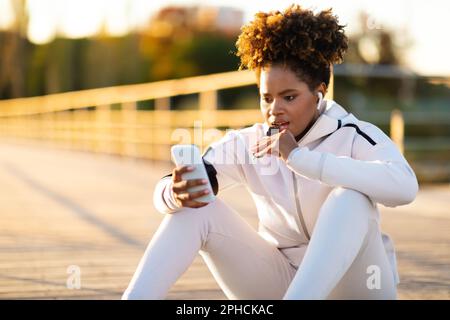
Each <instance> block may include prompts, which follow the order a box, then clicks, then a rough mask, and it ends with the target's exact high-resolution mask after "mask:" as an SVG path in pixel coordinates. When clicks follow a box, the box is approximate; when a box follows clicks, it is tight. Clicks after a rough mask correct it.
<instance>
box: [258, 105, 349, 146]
mask: <svg viewBox="0 0 450 320" xmlns="http://www.w3.org/2000/svg"><path fill="white" fill-rule="evenodd" d="M323 103H326V106H325V108H324V111H323V112H322V114H321V115H320V116H319V118H317V120H316V122H314V124H313V125H312V127H311V128H310V129H309V131H308V132H307V133H306V134H305V135H304V136H303V137H302V138H301V139H300V140H299V141H298V142H297V144H298V145H299V146H300V147H302V146H305V145H307V144H308V143H311V142H313V141H316V140H318V139H320V138H322V137H325V136H327V135H329V134H331V133H333V132H334V131H336V130H337V129H338V123H339V120H340V119H342V118H344V117H345V116H347V115H348V113H347V111H345V109H344V108H343V107H341V106H340V105H339V104H337V103H336V102H335V101H333V100H324V101H323ZM268 128H269V126H268V125H267V124H266V123H264V132H267V130H268Z"/></svg>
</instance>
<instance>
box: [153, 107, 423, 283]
mask: <svg viewBox="0 0 450 320" xmlns="http://www.w3.org/2000/svg"><path fill="white" fill-rule="evenodd" d="M324 103H325V104H326V105H325V108H324V111H323V112H322V114H321V115H320V117H319V118H318V119H317V121H316V122H315V123H314V125H313V126H312V127H311V129H310V130H309V131H308V132H307V133H306V134H305V135H304V136H303V138H302V139H301V140H299V141H298V148H295V149H294V150H293V151H292V152H291V153H290V154H289V157H288V159H287V160H286V161H284V160H283V159H281V158H278V157H275V156H270V155H266V156H264V157H262V158H258V159H254V158H252V154H251V153H250V151H249V149H250V147H251V146H253V145H254V144H255V143H256V141H257V140H259V139H261V138H262V137H264V136H265V135H266V132H267V130H268V125H267V124H266V123H256V124H254V125H253V126H251V127H247V128H244V129H240V130H232V131H229V132H227V134H226V135H225V136H224V137H223V138H222V139H220V140H219V141H217V142H215V143H212V144H211V145H210V147H209V148H208V149H207V150H206V152H205V153H204V155H203V159H204V161H205V163H206V164H207V169H208V173H209V176H210V181H211V183H212V184H213V187H214V189H215V190H216V191H215V193H217V189H218V191H219V192H220V190H224V189H228V188H230V187H232V186H236V185H238V184H243V185H245V186H246V187H247V190H248V191H249V192H250V194H251V196H252V198H253V200H254V201H255V205H256V208H257V211H258V218H259V232H260V233H261V235H262V236H263V237H264V238H265V239H266V240H267V241H270V242H271V243H273V244H274V245H276V246H277V247H278V248H280V249H281V250H283V249H286V252H285V254H287V255H288V256H289V257H290V260H291V261H292V262H293V263H294V264H297V265H298V261H299V258H298V256H299V255H302V254H303V252H300V251H302V250H303V251H304V250H305V249H304V248H305V245H306V244H307V243H308V242H309V239H310V236H311V234H312V232H313V230H314V225H315V222H316V220H317V216H318V212H319V209H320V207H321V206H322V204H323V203H324V201H325V199H326V198H327V196H328V194H329V193H330V192H331V190H332V189H333V188H335V187H344V188H348V189H353V190H356V191H359V192H361V193H363V194H365V195H366V196H368V197H369V198H370V199H371V200H372V202H373V203H374V204H375V205H376V204H377V203H381V204H383V205H385V206H389V207H395V206H399V205H405V204H408V203H410V202H412V201H413V200H414V198H415V197H416V194H417V191H418V183H417V179H416V176H415V174H414V172H413V170H412V169H411V167H410V166H409V164H408V162H407V161H406V160H405V158H404V157H403V155H402V154H401V153H400V152H399V150H398V149H397V147H396V146H395V144H394V143H393V142H392V140H391V139H390V138H389V137H388V136H387V135H386V134H384V133H383V131H382V130H380V129H379V128H378V127H376V126H375V125H373V124H371V123H368V122H364V121H360V120H358V119H357V118H356V117H355V116H354V115H353V114H351V113H348V112H346V111H345V109H344V108H342V107H341V106H340V105H338V104H337V103H336V102H334V101H332V100H324ZM210 164H212V166H211V165H210ZM215 174H216V175H215ZM171 184H172V182H171V177H168V176H166V177H164V178H163V179H161V180H160V181H159V182H158V184H157V185H156V187H155V191H154V205H155V207H156V209H157V210H158V211H160V212H161V213H171V212H174V211H177V210H179V209H180V208H179V207H178V206H177V204H176V202H175V201H174V198H173V194H172V192H171ZM217 184H218V186H217ZM376 219H379V212H378V216H377V217H376ZM383 241H384V244H385V247H386V251H387V253H388V256H389V259H390V262H391V264H392V267H393V271H394V274H395V276H396V281H397V282H398V275H397V273H396V261H395V253H394V249H393V245H392V242H391V241H390V239H389V237H388V236H386V235H383ZM292 248H294V250H291V249H292ZM295 248H298V250H297V251H296V250H295ZM302 248H303V249H302Z"/></svg>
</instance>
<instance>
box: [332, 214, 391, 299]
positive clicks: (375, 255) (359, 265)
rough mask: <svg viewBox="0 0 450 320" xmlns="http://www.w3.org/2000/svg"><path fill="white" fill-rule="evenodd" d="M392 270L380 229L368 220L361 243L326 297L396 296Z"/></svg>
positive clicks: (367, 297)
mask: <svg viewBox="0 0 450 320" xmlns="http://www.w3.org/2000/svg"><path fill="white" fill-rule="evenodd" d="M396 297H397V287H396V284H395V280H394V273H393V271H392V268H391V265H390V263H389V260H388V258H387V254H386V251H385V248H384V245H383V241H382V237H381V231H380V228H379V224H378V222H377V221H376V220H371V221H370V223H369V230H368V233H367V236H366V239H365V241H364V244H363V246H362V248H361V250H360V252H359V253H358V255H357V257H356V258H355V260H354V261H353V263H352V265H351V266H350V268H349V269H348V271H347V272H346V273H345V275H344V276H343V277H342V279H341V280H340V281H339V283H338V284H337V285H336V287H335V288H334V290H333V291H332V292H331V294H330V295H329V296H328V299H371V300H372V299H383V300H386V299H396Z"/></svg>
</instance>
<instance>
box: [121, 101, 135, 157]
mask: <svg viewBox="0 0 450 320" xmlns="http://www.w3.org/2000/svg"><path fill="white" fill-rule="evenodd" d="M136 117H137V111H136V102H127V103H123V104H122V126H123V127H122V128H123V130H122V132H123V138H124V141H123V143H122V154H123V155H125V156H129V157H136V156H138V154H137V148H136V137H137V134H136V130H137V123H136V120H137V119H136Z"/></svg>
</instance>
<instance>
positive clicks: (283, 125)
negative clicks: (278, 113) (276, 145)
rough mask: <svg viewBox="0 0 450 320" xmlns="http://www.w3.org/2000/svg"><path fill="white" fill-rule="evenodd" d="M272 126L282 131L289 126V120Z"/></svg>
mask: <svg viewBox="0 0 450 320" xmlns="http://www.w3.org/2000/svg"><path fill="white" fill-rule="evenodd" d="M273 126H274V127H276V128H278V130H279V131H283V130H284V129H287V128H288V127H289V122H283V123H281V124H274V125H273Z"/></svg>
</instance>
